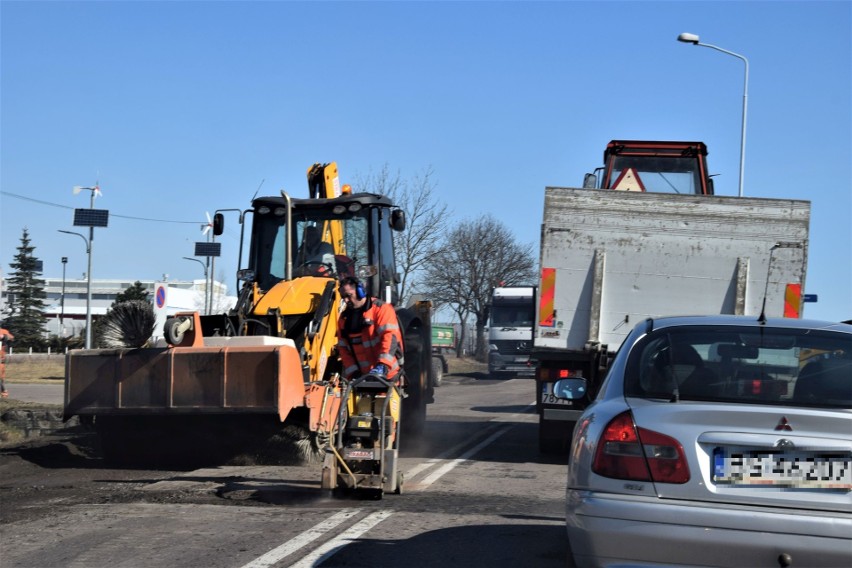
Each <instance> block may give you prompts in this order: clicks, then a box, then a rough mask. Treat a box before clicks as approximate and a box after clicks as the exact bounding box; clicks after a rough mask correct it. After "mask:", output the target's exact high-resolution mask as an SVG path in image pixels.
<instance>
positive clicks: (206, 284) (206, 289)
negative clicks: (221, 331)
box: [183, 256, 210, 315]
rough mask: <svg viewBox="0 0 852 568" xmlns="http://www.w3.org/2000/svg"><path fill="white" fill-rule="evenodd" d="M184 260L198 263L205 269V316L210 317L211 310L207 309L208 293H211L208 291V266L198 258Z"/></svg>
mask: <svg viewBox="0 0 852 568" xmlns="http://www.w3.org/2000/svg"><path fill="white" fill-rule="evenodd" d="M183 259H184V260H191V261H193V262H197V263H198V264H200V265H201V267H202V268H203V269H204V314H205V315H210V310H209V309H208V308H207V293H208V292H209V290H208V288H209V286H208V283H207V265H206V264H204V263H203V262H202V261H200V260H198V259H197V258H192V257H191V256H185V257H183Z"/></svg>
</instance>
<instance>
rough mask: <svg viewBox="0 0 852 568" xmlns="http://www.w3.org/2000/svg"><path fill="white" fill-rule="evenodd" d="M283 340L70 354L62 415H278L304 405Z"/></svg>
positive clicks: (291, 352)
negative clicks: (63, 413) (63, 412)
mask: <svg viewBox="0 0 852 568" xmlns="http://www.w3.org/2000/svg"><path fill="white" fill-rule="evenodd" d="M304 399H305V385H304V380H303V375H302V368H301V364H300V360H299V354H298V351H297V350H296V347H295V345H294V344H293V342H292V341H291V340H289V339H279V338H273V337H261V336H257V337H233V338H205V345H204V346H203V347H163V348H143V349H96V350H75V351H71V352H70V353H69V354H68V355H67V357H66V366H65V417H66V419H67V418H70V417H71V416H74V415H99V414H136V415H139V414H228V413H257V414H277V415H278V417H279V419H280V420H281V421H284V419H285V418H287V415H288V414H289V413H290V411H291V410H292V409H294V408H297V407H301V406H304V404H305V400H304Z"/></svg>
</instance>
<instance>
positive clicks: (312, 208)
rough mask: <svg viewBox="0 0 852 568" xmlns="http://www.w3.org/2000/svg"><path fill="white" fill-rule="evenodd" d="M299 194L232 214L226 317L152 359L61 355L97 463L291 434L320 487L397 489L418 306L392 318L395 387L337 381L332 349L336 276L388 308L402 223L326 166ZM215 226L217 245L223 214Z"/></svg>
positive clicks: (423, 372)
mask: <svg viewBox="0 0 852 568" xmlns="http://www.w3.org/2000/svg"><path fill="white" fill-rule="evenodd" d="M308 185H309V189H310V196H309V197H308V198H307V199H297V198H293V197H290V196H289V195H288V194H287V193H285V192H284V191H282V192H281V195H280V196H270V197H260V198H257V199H254V200H253V202H252V206H251V208H250V209H248V210H246V211H243V212H241V213H240V224H241V225H242V226H243V230H244V231H245V229H246V228H247V226H248V222H247V218H248V217H251V221H252V222H251V228H250V245H249V250H248V265H247V268H245V269H242V270H239V271H238V273H237V278H238V281H239V282H241V287H240V293H239V299H238V301H237V304H236V307H235V308H234V309H232V310H230V311H229V312H228V313H222V314H218V315H209V316H202V315H199V314H198V313H186V314H178V315H177V316H175V317H171V318H169V319H168V320H167V321H166V324H165V326H164V330H163V335H164V340H160V342H159V343H158V344H155V346H154V347H150V348H140V349H106V350H104V349H100V350H76V351H72V352H71V353H69V355H68V360H67V370H66V389H65V414H66V416H67V417H70V416H72V415H77V416H80V417H81V419H83V420H84V421H87V422H90V423H92V424H93V425H94V427H95V428H96V430H97V431H98V433H99V434H100V437H101V442H102V446H103V449H104V452H105V453H106V455H107V456H108V457H110V458H113V459H119V460H132V461H136V462H139V461H142V462H145V461H146V460H153V459H156V458H158V457H159V456H161V455H162V454H163V452H164V448H165V447H166V446H169V447H171V448H173V449H174V451H175V452H176V453H178V454H180V455H182V456H186V455H187V454H193V453H194V454H196V455H197V456H198V457H202V458H203V457H207V454H205V452H210V455H211V456H212V455H213V454H217V458H216V459H221V457H219V455H218V450H220V449H222V448H224V447H227V446H229V445H233V446H235V447H236V448H237V449H239V448H241V447H243V446H244V444H245V442H246V439H247V438H248V439H254V440H259V439H266V438H269V437H274V436H276V435H277V434H280V432H281V431H282V427H284V426H294V427H298V428H300V429H301V430H302V431H303V432H304V433H305V434H304V438H303V439H302V440H301V442H300V443H301V445H302V446H303V447H304V446H308V447H310V448H311V449H312V450H313V451H314V452H316V453H317V454H319V455H322V456H324V466H323V475H322V485H323V487H325V488H327V489H367V490H370V491H374V492H379V493H381V492H383V491H388V490H390V491H398V490H399V489H400V486H401V475H400V474H399V472H398V471H397V470H396V459H395V458H396V452H397V450H398V443H399V436H398V429H399V427H400V425H401V423H402V422H403V421H404V423H405V426H406V430H408V431H411V432H412V433H416V432H418V431H419V430H420V429H421V428H422V426H423V423H424V421H425V417H426V404H428V403H430V402H432V400H433V388H434V386H433V385H434V379H433V378H432V377H431V372H432V371H431V369H432V367H431V364H430V363H431V361H430V360H431V331H430V327H429V326H430V320H429V304H428V302H423V303H421V304H418V305H415V306H413V307H411V308H403V307H399V306H397V307H396V312H397V317H398V319H399V323H400V327H401V329H402V330H403V339H404V353H405V357H404V367H403V373H402V376H401V378H400V380H399V381H398V382H396V383H389V382H387V381H383V378H382V377H374V376H368V377H366V378H363V379H362V378H359V379H358V380H357V381H351V382H349V381H346V380H345V379H344V378H343V377H342V369H341V364H340V360H339V358H338V355H337V351H336V346H337V343H338V330H337V320H338V316H339V314H340V311H341V310H342V305H343V304H342V302H341V298H340V294H339V291H338V280H339V279H340V278H341V277H342V276H356V277H357V278H359V279H360V281H361V283H362V284H363V286H364V288H365V291H366V293H367V294H369V295H371V296H375V297H378V298H381V299H382V300H384V301H386V302H388V303H391V304H393V305H395V306H396V304H397V303H398V299H399V298H398V292H397V272H396V266H395V262H394V249H393V238H392V236H393V235H392V232H393V231H402V230H404V229H405V214H404V212H403V211H402V210H401V209H399V208H397V207H395V206H394V204H393V203H392V202H391V200H390V199H388V198H387V197H383V196H379V195H375V194H369V193H351V191H350V190H349V188H348V186H343V187H341V185H340V181H339V178H338V174H337V166H336V164H334V163H330V164H315V165H314V166H312V167H311V168H310V169H309V170H308ZM213 225H214V227H213V230H214V233H215V234H217V235H218V234H221V233H222V231H223V229H224V215H223V213H221V212H217V213H216V215H215V216H214V220H213ZM240 242H241V245H240V249H241V250H240V258H241V259H242V256H243V251H242V242H243V239H242V238H241V241H240ZM309 248H310V249H312V250H307V249H309ZM199 433H202V435H201V436H199ZM205 439H208V440H209V439H212V440H213V441H214V443H213V444H212V446H213V447H212V448H205V447H204V444H203V442H204V441H205ZM176 440H177V441H178V442H177V444H175V441H176ZM241 444H242V445H241Z"/></svg>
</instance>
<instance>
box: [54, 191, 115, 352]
mask: <svg viewBox="0 0 852 568" xmlns="http://www.w3.org/2000/svg"><path fill="white" fill-rule="evenodd" d="M83 190H88V191H91V192H92V197H91V200H90V201H89V208H88V209H74V226H75V227H88V228H89V239H88V240H86V237H84V236H83V235H80V233H70V231H62V230H60V232H61V233H70V234H72V235H78V236H80V237H81V238H82V239H83V240H84V241H86V253H87V254H88V256H89V270H88V271H86V279H87V282H86V349H91V348H92V244H93V243H94V240H95V227H106V226H107V224H108V223H109V211H107V210H106V209H95V197H97V196H98V195H101V188H100V187H98V184H97V183H96V184H95V185H94V186H93V187H80V186H79V185H77V186H74V189H73V192H74V195H77V194H78V193H80V192H81V191H83Z"/></svg>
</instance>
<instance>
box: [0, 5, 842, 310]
mask: <svg viewBox="0 0 852 568" xmlns="http://www.w3.org/2000/svg"><path fill="white" fill-rule="evenodd" d="M850 29H852V3H850V2H848V1H844V2H639V1H636V2H606V1H602V2H344V3H340V2H311V3H303V2H33V1H29V2H10V1H7V0H3V1H2V2H0V35H2V40H0V41H2V44H0V48H1V49H2V51H0V65H2V78H0V154H2V156H0V190H2V194H0V209H2V211H0V267H2V271H3V274H4V275H8V273H9V270H10V268H9V263H10V262H11V261H12V259H13V256H14V254H15V251H16V247H17V246H18V245H19V244H20V237H21V231H22V229H23V228H24V227H27V229H28V230H29V232H30V237H31V239H32V244H33V245H35V246H36V252H35V254H36V256H38V257H39V258H41V259H43V260H44V276H46V277H55V278H59V277H61V274H62V266H61V263H60V259H61V257H62V256H67V257H68V258H69V261H68V266H67V275H68V277H69V278H71V277H82V275H83V273H85V271H86V255H85V247H84V244H83V243H82V242H81V241H80V239H78V238H76V237H74V236H70V235H64V234H61V233H58V232H57V229H64V230H80V228H77V229H75V228H74V227H73V226H72V219H73V211H72V209H73V208H75V207H88V204H89V198H88V194H87V193H86V192H84V193H83V194H80V195H76V196H75V195H73V194H72V191H71V188H72V187H73V186H74V185H84V186H85V185H92V184H94V183H95V182H96V181H98V182H99V183H100V187H101V189H102V192H103V197H102V198H98V199H97V201H96V204H95V207H97V208H102V209H108V210H109V211H110V215H111V217H110V224H109V227H108V228H106V229H95V231H96V232H95V239H94V247H93V251H94V255H93V258H94V267H93V270H92V273H93V276H94V277H95V278H122V279H125V278H127V279H157V278H160V277H161V276H162V275H163V274H168V275H169V277H170V278H171V279H194V278H201V277H202V274H201V267H200V266H199V265H198V264H197V263H195V262H190V261H187V260H183V258H182V257H184V256H192V255H193V251H194V245H193V243H194V242H196V241H200V240H203V237H202V236H201V232H200V228H201V227H200V224H201V223H203V222H204V220H205V212H207V211H209V212H211V213H212V212H213V211H214V210H216V209H221V208H241V209H244V208H246V207H248V205H249V203H250V199H251V197H252V196H253V195H254V194H255V191H256V190H257V188H258V186H259V185H261V182H262V184H263V185H262V187H261V193H265V194H278V192H279V190H281V189H286V190H287V191H288V192H289V193H290V194H291V195H294V196H300V197H303V196H306V195H307V188H306V182H305V171H306V169H307V168H308V166H309V165H310V164H312V163H314V162H328V161H337V163H338V165H339V167H340V172H341V178H342V181H343V182H347V181H352V180H353V179H354V178H356V177H358V176H365V175H367V174H369V173H371V172H375V171H378V170H380V169H381V168H382V167H383V166H384V165H385V164H387V166H388V167H389V168H390V169H391V170H392V171H397V170H398V171H399V172H400V174H401V175H402V176H403V177H404V178H411V177H414V176H415V175H417V174H418V173H421V172H423V171H424V170H425V169H427V168H431V169H432V170H433V178H432V179H433V181H434V183H435V185H436V187H435V196H436V197H437V198H438V199H440V200H442V201H443V202H444V203H446V204H447V205H448V206H449V208H450V210H451V211H452V212H453V218H454V220H462V219H465V218H472V217H475V216H478V215H479V214H480V213H491V214H492V215H493V216H494V217H496V218H497V219H499V220H500V221H502V222H503V223H505V224H506V225H507V226H508V227H509V228H510V229H511V230H512V231H513V232H514V234H515V235H516V237H517V239H518V240H519V241H521V242H528V243H533V244H534V246H535V247H537V246H538V236H539V231H540V224H541V208H542V203H543V192H544V187H545V186H547V185H560V186H578V185H580V184H581V183H582V179H583V174H584V173H586V172H590V171H592V170H593V169H594V168H595V167H597V166H599V165H600V162H601V157H602V152H603V148H604V147H605V145H606V143H607V142H608V141H609V140H611V139H616V138H623V139H650V140H655V139H658V140H701V141H704V142H705V143H707V145H708V147H709V150H710V155H709V157H708V160H709V164H710V170H711V173H715V174H718V176H717V177H716V178H715V179H716V192H717V193H718V194H721V195H736V194H737V182H738V171H739V149H740V148H739V147H740V126H741V122H740V121H741V109H742V93H743V64H742V62H741V61H740V60H738V59H736V58H734V57H731V56H728V55H725V54H723V53H719V52H717V51H714V50H712V49H707V48H703V47H696V46H692V45H687V44H683V43H678V42H677V41H676V37H677V35H678V34H679V33H680V32H691V33H695V34H698V35H700V36H701V40H702V42H705V43H710V44H714V45H717V46H720V47H723V48H725V49H728V50H730V51H734V52H736V53H740V54H742V55H745V56H746V57H748V59H749V63H750V77H749V97H748V105H749V106H748V136H747V149H746V166H745V184H744V185H745V195H746V196H750V197H772V198H790V199H808V200H810V201H811V202H812V218H811V242H810V250H809V263H808V276H807V283H806V292H807V293H811V294H818V295H819V302H818V303H816V304H807V306H806V309H805V315H806V316H807V317H815V318H821V319H829V320H838V319H849V318H852V228H850V227H852V170H850V163H852V145H850V138H852V94H851V93H852V78H850V72H851V71H852V43H850V42H851V41H852V40H850V33H849V31H850ZM17 196H27V197H28V198H30V199H34V200H38V202H37V201H32V200H27V199H21V198H20V197H17ZM130 217H138V218H144V219H151V220H149V221H141V220H137V219H132V218H130ZM235 220H236V219H235V218H234V217H233V216H231V217H228V223H229V227H228V229H227V230H226V234H225V235H223V237H222V241H221V242H222V247H223V256H222V258H221V259H220V260H219V261H217V264H216V276H217V277H220V276H222V277H224V278H225V280H226V282H227V283H228V284H229V285H231V286H233V283H234V278H233V274H234V272H235V270H236V264H237V259H236V255H237V249H238V245H239V232H238V230H237V228H236V223H235ZM164 221H171V222H164Z"/></svg>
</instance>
